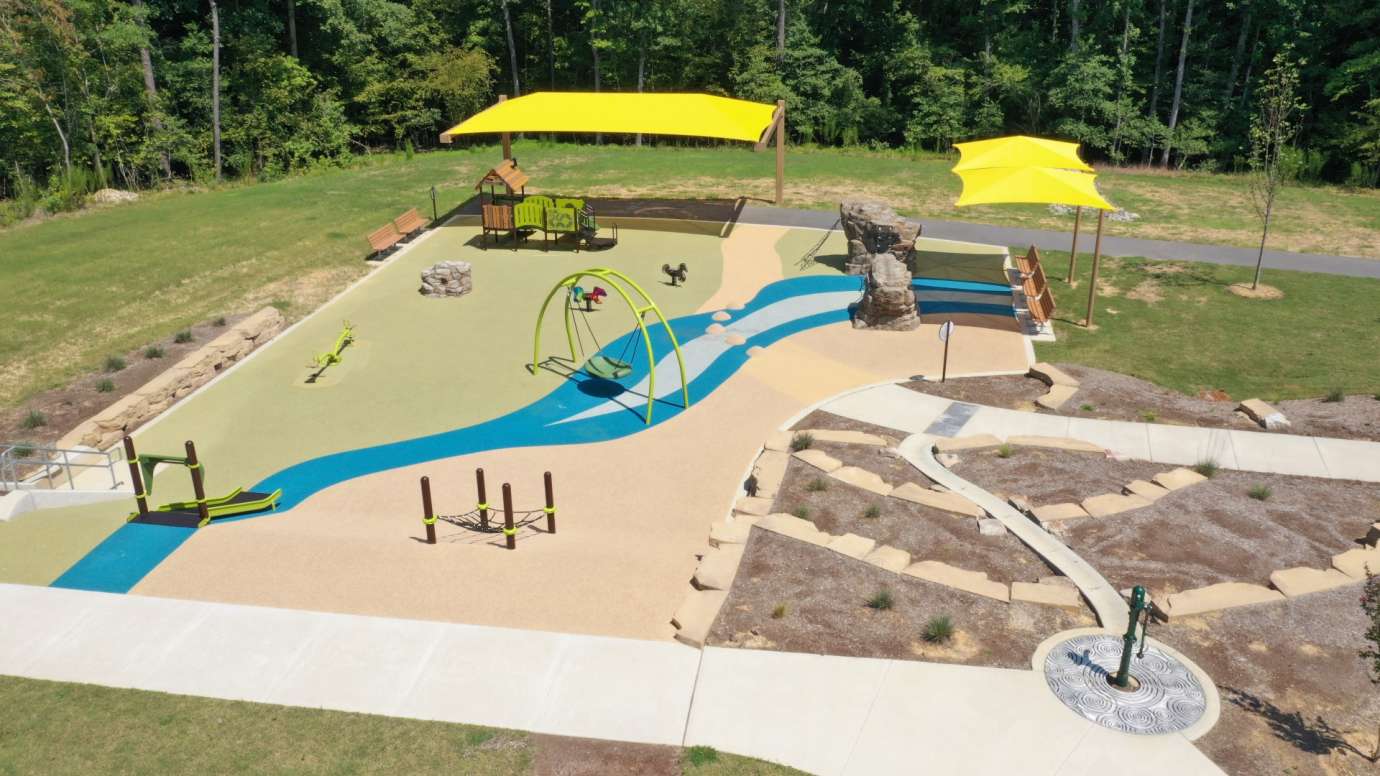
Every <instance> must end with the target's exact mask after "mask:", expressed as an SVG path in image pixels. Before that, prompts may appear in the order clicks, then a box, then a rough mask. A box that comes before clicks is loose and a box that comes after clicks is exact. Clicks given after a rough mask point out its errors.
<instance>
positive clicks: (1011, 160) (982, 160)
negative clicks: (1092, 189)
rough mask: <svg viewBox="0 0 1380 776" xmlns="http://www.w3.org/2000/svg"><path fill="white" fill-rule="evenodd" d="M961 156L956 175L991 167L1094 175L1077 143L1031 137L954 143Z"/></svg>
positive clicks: (1016, 136)
mask: <svg viewBox="0 0 1380 776" xmlns="http://www.w3.org/2000/svg"><path fill="white" fill-rule="evenodd" d="M954 147H955V148H957V149H958V152H959V154H960V156H959V160H958V164H956V165H954V168H953V171H954V172H955V173H960V172H964V171H966V170H981V169H987V168H992V167H1051V168H1054V169H1060V170H1082V171H1083V172H1092V171H1093V168H1092V167H1089V166H1088V164H1087V162H1084V161H1083V160H1082V159H1080V158H1079V157H1078V144H1077V143H1068V142H1065V141H1063V140H1047V139H1045V138H1042V137H1030V136H1028V135H1011V136H1010V137H997V138H993V139H991V140H975V141H973V142H971V143H955V144H954Z"/></svg>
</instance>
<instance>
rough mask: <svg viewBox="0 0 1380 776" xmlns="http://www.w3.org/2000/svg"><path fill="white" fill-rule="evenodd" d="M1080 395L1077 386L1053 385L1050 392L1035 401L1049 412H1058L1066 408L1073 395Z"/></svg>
mask: <svg viewBox="0 0 1380 776" xmlns="http://www.w3.org/2000/svg"><path fill="white" fill-rule="evenodd" d="M1075 393H1078V386H1076V385H1057V384H1056V385H1053V386H1050V389H1049V392H1048V393H1046V394H1045V395H1043V396H1040V397H1039V398H1037V399H1035V403H1036V404H1037V405H1039V406H1041V407H1044V408H1045V409H1047V410H1057V409H1059V408H1060V407H1062V406H1064V404H1066V403H1067V402H1068V400H1069V399H1072V398H1073V395H1074V394H1075Z"/></svg>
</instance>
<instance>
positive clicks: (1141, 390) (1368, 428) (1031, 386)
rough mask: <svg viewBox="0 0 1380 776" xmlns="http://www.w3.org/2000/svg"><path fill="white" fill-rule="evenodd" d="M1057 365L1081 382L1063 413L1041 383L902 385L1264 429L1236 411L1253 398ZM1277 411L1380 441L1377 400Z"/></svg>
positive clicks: (1001, 380) (1312, 427) (1296, 428)
mask: <svg viewBox="0 0 1380 776" xmlns="http://www.w3.org/2000/svg"><path fill="white" fill-rule="evenodd" d="M1056 366H1057V367H1059V368H1060V369H1062V370H1063V371H1064V372H1066V373H1067V374H1068V375H1069V376H1071V377H1073V378H1075V379H1077V380H1078V381H1079V386H1078V392H1077V393H1075V394H1074V395H1073V397H1072V398H1070V399H1069V400H1068V401H1067V402H1065V403H1064V406H1063V407H1061V408H1060V409H1059V410H1057V411H1050V410H1045V409H1041V408H1036V407H1035V406H1034V401H1035V399H1036V398H1037V397H1039V396H1041V395H1042V394H1044V393H1045V391H1047V390H1048V386H1046V385H1045V384H1044V383H1043V382H1041V381H1039V380H1036V379H1035V378H1033V377H1025V376H1011V375H1004V376H998V377H965V378H955V379H953V380H950V381H948V382H947V383H942V384H941V383H933V382H928V381H924V380H917V381H911V382H907V383H902V385H903V386H904V387H906V388H909V389H911V390H913V391H918V392H920V393H928V394H931V395H934V396H943V397H946V398H950V399H954V400H955V401H963V402H971V403H974V404H986V405H988V406H992V407H1004V408H1007V409H1024V410H1031V409H1035V410H1036V411H1038V412H1043V413H1046V414H1057V415H1065V416H1070V417H1082V418H1099V419H1102V420H1126V421H1141V422H1154V423H1170V424H1175V425H1182V426H1204V427H1208V428H1234V429H1240V430H1242V431H1261V430H1262V429H1261V428H1260V426H1259V425H1257V424H1256V423H1254V422H1252V421H1250V420H1249V419H1246V418H1243V417H1242V416H1240V415H1238V414H1237V413H1236V407H1237V404H1238V403H1239V402H1240V400H1242V399H1249V398H1252V397H1250V396H1238V397H1228V396H1226V395H1225V394H1221V395H1216V396H1213V395H1206V394H1205V395H1204V396H1201V397H1194V396H1185V395H1183V394H1181V393H1178V392H1177V391H1172V390H1169V389H1168V388H1161V387H1160V386H1158V385H1155V384H1154V383H1150V382H1147V381H1145V380H1141V379H1139V378H1136V377H1131V376H1130V375H1123V374H1119V373H1117V372H1108V371H1106V370H1102V369H1093V368H1092V367H1086V366H1081V365H1078V364H1062V363H1061V364H1056ZM1274 406H1275V408H1276V409H1278V410H1279V411H1280V412H1283V413H1284V416H1285V417H1287V418H1288V419H1289V421H1290V423H1291V424H1292V425H1291V427H1290V428H1289V429H1287V430H1285V431H1284V432H1283V433H1289V434H1302V435H1306V436H1326V437H1337V438H1341V439H1365V440H1380V400H1376V399H1375V397H1374V396H1369V395H1357V396H1348V397H1346V398H1345V399H1344V400H1343V401H1339V402H1328V401H1323V400H1322V399H1321V398H1318V399H1291V400H1287V401H1281V402H1276V403H1275V404H1274ZM1085 408H1086V409H1085Z"/></svg>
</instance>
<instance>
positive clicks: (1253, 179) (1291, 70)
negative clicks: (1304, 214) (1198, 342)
mask: <svg viewBox="0 0 1380 776" xmlns="http://www.w3.org/2000/svg"><path fill="white" fill-rule="evenodd" d="M1298 92H1299V68H1298V64H1297V63H1295V62H1293V61H1292V60H1290V59H1289V55H1288V53H1287V52H1281V53H1279V54H1276V55H1275V59H1274V64H1273V65H1271V67H1270V69H1269V70H1268V71H1267V72H1266V73H1265V78H1264V80H1263V81H1262V82H1261V84H1260V91H1259V96H1258V97H1257V101H1258V104H1257V109H1256V113H1255V115H1254V116H1252V117H1251V133H1250V138H1251V159H1250V162H1251V175H1250V178H1249V180H1250V184H1249V187H1248V188H1249V191H1250V195H1251V206H1252V207H1254V208H1255V213H1256V215H1257V216H1259V217H1260V222H1261V224H1262V228H1261V230H1260V253H1259V254H1258V255H1257V256H1256V260H1255V279H1254V280H1252V281H1251V290H1255V289H1256V288H1258V287H1259V286H1260V270H1261V267H1262V265H1263V264H1264V262H1265V241H1266V239H1268V238H1269V236H1270V216H1272V215H1273V214H1274V209H1275V197H1276V196H1278V195H1279V190H1280V189H1281V188H1283V186H1284V183H1285V180H1286V179H1287V178H1288V175H1289V170H1288V169H1287V165H1286V164H1285V159H1284V154H1285V152H1286V149H1287V148H1288V147H1289V144H1290V143H1291V142H1292V141H1293V139H1294V136H1295V135H1297V134H1298V130H1299V127H1298V123H1297V121H1296V118H1297V116H1298V115H1299V114H1300V113H1302V112H1303V111H1304V110H1305V108H1306V106H1305V105H1304V103H1303V101H1301V100H1300V99H1299V97H1298Z"/></svg>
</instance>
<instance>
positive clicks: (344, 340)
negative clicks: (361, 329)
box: [307, 321, 355, 383]
mask: <svg viewBox="0 0 1380 776" xmlns="http://www.w3.org/2000/svg"><path fill="white" fill-rule="evenodd" d="M354 341H355V327H354V325H353V324H351V323H350V322H349V321H345V324H344V325H343V326H342V327H341V329H340V336H338V337H336V338H335V345H334V346H333V347H331V349H330V350H329V351H327V352H325V353H322V354H320V355H318V356H315V357H314V358H312V360H311V363H310V364H307V366H309V367H311V368H313V369H315V370H316V371H315V372H313V373H312V374H311V376H310V377H308V378H307V382H309V383H314V382H316V381H317V380H319V379H321V375H323V374H325V372H326V370H327V369H328V368H330V367H332V366H335V365H336V364H339V363H340V362H341V360H342V359H343V355H342V354H343V353H344V352H345V348H347V347H349V346H350V343H352V342H354Z"/></svg>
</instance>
